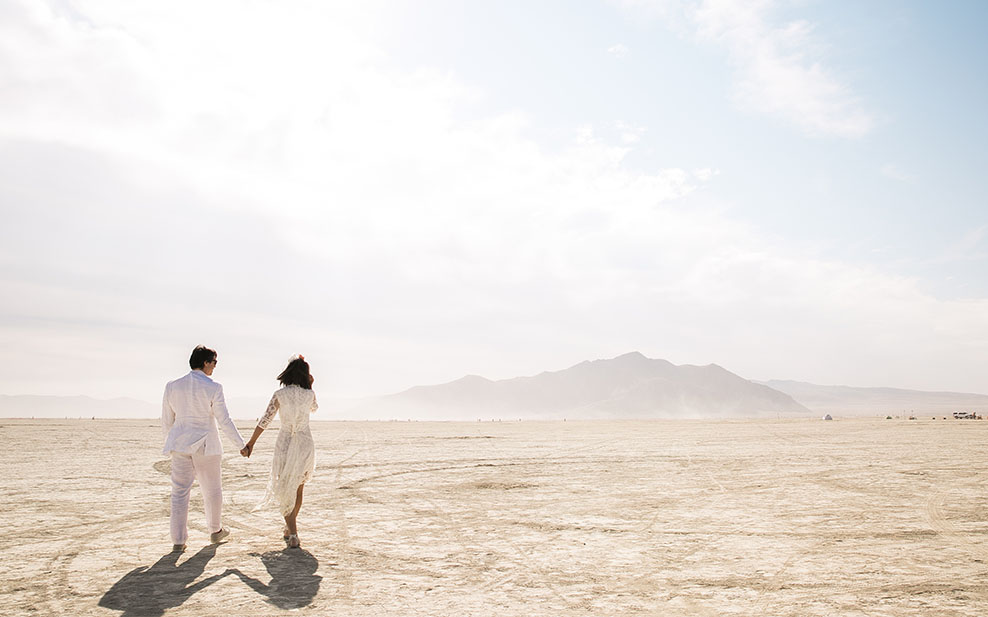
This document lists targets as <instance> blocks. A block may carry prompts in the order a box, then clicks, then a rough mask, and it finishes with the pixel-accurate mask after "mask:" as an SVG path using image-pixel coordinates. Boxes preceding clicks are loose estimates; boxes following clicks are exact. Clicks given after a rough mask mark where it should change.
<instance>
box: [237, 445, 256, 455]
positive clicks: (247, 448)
mask: <svg viewBox="0 0 988 617" xmlns="http://www.w3.org/2000/svg"><path fill="white" fill-rule="evenodd" d="M253 449H254V447H253V446H251V445H250V444H247V445H246V446H244V447H243V449H241V450H240V456H246V457H247V458H250V453H251V450H253Z"/></svg>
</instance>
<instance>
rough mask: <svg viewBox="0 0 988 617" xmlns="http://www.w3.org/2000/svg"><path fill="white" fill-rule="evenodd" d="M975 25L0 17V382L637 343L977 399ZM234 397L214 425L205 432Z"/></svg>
mask: <svg viewBox="0 0 988 617" xmlns="http://www.w3.org/2000/svg"><path fill="white" fill-rule="evenodd" d="M986 17H988V6H986V5H984V4H983V3H981V2H960V1H959V2H951V3H947V4H942V3H929V2H910V1H902V0H874V1H871V2H846V1H838V2H824V1H822V0H820V1H813V0H790V1H784V0H777V1H773V0H754V1H750V2H749V1H744V2H742V1H738V2H728V1H724V0H682V1H677V0H614V1H606V0H602V1H600V2H592V1H589V0H588V1H586V2H563V1H558V2H556V1H551V0H546V1H542V2H527V1H526V2H521V1H513V0H505V1H501V2H453V1H449V2H447V1H439V0H437V1H414V2H413V1H411V0H408V1H381V2H346V3H331V2H301V1H290V2H269V1H265V0H251V1H246V0H245V1H234V0H217V1H214V2H208V3H202V2H188V1H183V0H175V1H172V2H167V3H160V2H144V1H135V0H120V1H117V0H79V1H74V0H71V1H70V0H57V1H55V0H51V1H35V0H0V221H2V225H0V393H2V394H8V395H18V394H51V395H78V394H82V395H87V396H93V397H97V398H112V397H118V396H127V397H134V398H139V399H144V400H148V401H156V400H159V398H160V396H161V391H162V387H163V385H164V383H165V382H166V381H168V380H170V379H174V378H176V377H179V376H181V375H182V374H184V373H185V372H187V370H188V364H187V359H188V355H189V353H190V351H191V349H192V348H193V347H194V346H195V345H197V344H205V345H207V346H209V347H212V348H214V349H216V350H217V351H218V353H219V365H218V366H217V369H216V372H215V373H214V378H215V379H216V380H217V381H220V382H221V383H223V384H224V387H225V390H226V392H227V397H228V398H231V397H238V396H241V397H254V396H262V395H264V394H265V393H269V392H270V391H271V390H273V389H274V388H275V387H276V381H275V379H274V377H275V376H276V375H277V374H278V373H279V372H280V370H281V369H282V368H283V367H284V365H285V364H286V363H287V361H288V360H289V359H290V358H291V357H292V356H293V355H294V354H299V353H301V354H304V355H305V356H306V358H307V359H308V360H309V361H310V363H311V365H312V370H313V373H314V375H315V377H316V384H315V387H316V390H317V391H318V392H319V393H320V395H321V396H323V397H359V396H369V395H377V394H387V393H392V392H397V391H400V390H403V389H405V388H408V387H411V386H414V385H421V384H433V383H442V382H446V381H451V380H454V379H457V378H459V377H461V376H463V375H465V374H479V375H483V376H485V377H488V378H491V379H502V378H509V377H514V376H518V375H532V374H537V373H539V372H542V371H545V370H561V369H564V368H567V367H569V366H571V365H573V364H576V363H578V362H581V361H583V360H593V359H598V358H610V357H614V356H617V355H620V354H623V353H626V352H630V351H634V350H637V351H640V352H641V353H643V354H645V355H647V356H649V357H652V358H663V359H666V360H669V361H670V362H673V363H675V364H698V365H705V364H710V363H716V364H719V365H721V366H723V367H724V368H726V369H728V370H730V371H732V372H735V373H737V374H739V375H741V376H742V377H745V378H748V379H753V380H769V379H793V380H799V381H808V382H812V383H818V384H832V385H838V384H840V385H850V386H886V387H900V388H911V389H920V390H949V391H960V392H976V393H988V371H986V370H985V360H986V359H988V179H986V174H985V170H986V169H988V123H986V122H985V121H984V115H983V110H984V109H986V108H988V79H985V77H986V75H988V37H985V36H984V24H985V23H986ZM238 412H239V411H238Z"/></svg>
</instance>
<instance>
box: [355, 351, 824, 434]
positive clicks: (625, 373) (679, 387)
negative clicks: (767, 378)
mask: <svg viewBox="0 0 988 617" xmlns="http://www.w3.org/2000/svg"><path fill="white" fill-rule="evenodd" d="M354 411H356V412H358V413H361V414H368V415H373V416H377V417H381V416H388V415H392V416H396V417H427V418H430V419H454V418H455V419H470V418H482V417H487V416H488V415H492V416H505V417H525V418H545V419H558V418H572V419H578V418H586V419H616V418H709V417H735V416H757V415H776V414H787V415H805V414H809V413H810V410H809V409H807V408H806V407H804V406H802V405H800V404H799V403H798V402H796V401H795V400H793V398H792V397H790V396H789V395H787V394H784V393H782V392H778V391H775V390H773V389H772V388H770V387H768V386H765V385H762V384H755V383H752V382H750V381H748V380H746V379H744V378H742V377H739V376H737V375H735V374H734V373H731V372H730V371H727V370H725V369H724V368H722V367H720V366H717V365H716V364H710V365H707V366H691V365H682V366H677V365H674V364H672V363H671V362H668V361H666V360H660V359H651V358H646V357H645V356H643V355H642V354H640V353H638V352H632V353H628V354H624V355H622V356H618V357H617V358H612V359H608V360H593V361H584V362H581V363H579V364H576V365H574V366H572V367H570V368H568V369H564V370H561V371H546V372H543V373H540V374H538V375H534V376H530V377H515V378H512V379H504V380H500V381H491V380H488V379H484V378H482V377H477V376H467V377H464V378H461V379H458V380H456V381H452V382H449V383H445V384H439V385H434V386H417V387H414V388H410V389H408V390H406V391H404V392H400V393H397V394H392V395H390V396H384V397H378V398H375V399H371V400H368V401H367V402H365V403H364V404H362V405H360V406H358V407H357V408H356V409H355V410H354Z"/></svg>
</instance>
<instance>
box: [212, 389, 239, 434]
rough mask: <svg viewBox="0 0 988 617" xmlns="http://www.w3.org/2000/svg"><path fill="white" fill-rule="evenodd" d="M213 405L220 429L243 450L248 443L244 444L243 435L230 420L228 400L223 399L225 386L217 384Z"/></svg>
mask: <svg viewBox="0 0 988 617" xmlns="http://www.w3.org/2000/svg"><path fill="white" fill-rule="evenodd" d="M212 404H213V415H214V416H215V417H216V422H217V423H219V425H220V428H221V429H223V432H224V433H226V436H227V437H229V438H230V441H232V442H233V443H234V445H236V446H237V449H238V450H243V449H244V446H245V445H246V443H245V442H244V438H243V435H241V434H240V431H238V430H237V427H236V426H235V425H234V424H233V420H231V419H230V412H229V411H228V410H227V408H226V399H225V398H223V386H221V385H220V384H216V395H215V396H214V398H213V401H212Z"/></svg>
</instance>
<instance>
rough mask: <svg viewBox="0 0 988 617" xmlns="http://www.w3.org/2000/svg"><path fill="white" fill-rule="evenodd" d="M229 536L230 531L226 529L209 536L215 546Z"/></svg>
mask: <svg viewBox="0 0 988 617" xmlns="http://www.w3.org/2000/svg"><path fill="white" fill-rule="evenodd" d="M228 535H230V530H229V529H227V528H226V527H224V528H222V529H220V530H219V531H217V532H216V533H211V534H209V541H210V542H212V543H213V544H217V543H219V542H222V541H223V538H225V537H227V536H228Z"/></svg>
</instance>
